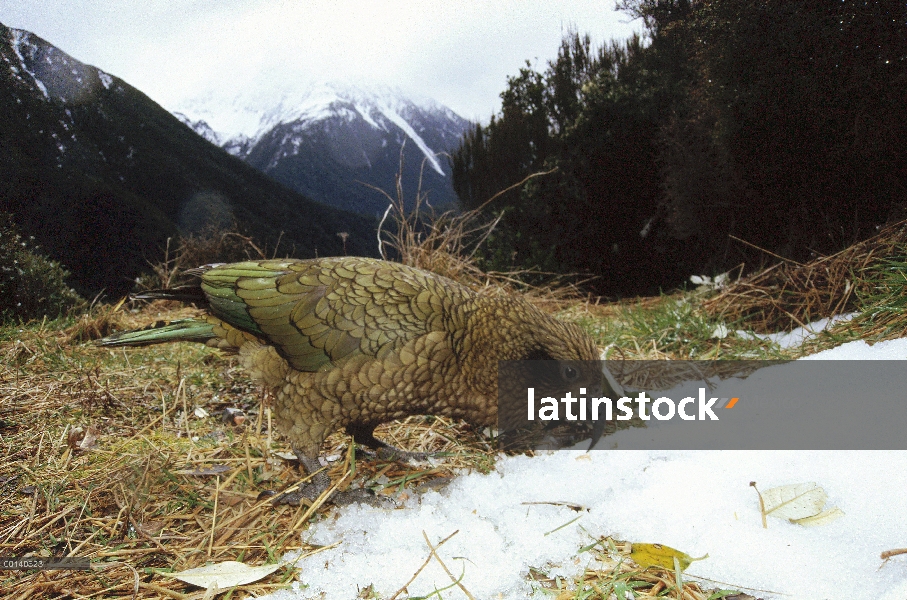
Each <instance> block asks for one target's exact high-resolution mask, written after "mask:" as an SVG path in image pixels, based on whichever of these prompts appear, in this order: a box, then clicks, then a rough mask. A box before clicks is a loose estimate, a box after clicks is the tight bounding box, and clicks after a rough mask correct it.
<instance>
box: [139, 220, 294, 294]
mask: <svg viewBox="0 0 907 600" xmlns="http://www.w3.org/2000/svg"><path fill="white" fill-rule="evenodd" d="M278 243H279V242H278ZM170 246H171V240H170V238H168V239H167V246H166V248H164V258H163V260H160V261H155V262H151V261H149V265H150V266H151V273H150V274H148V275H145V276H143V277H140V278H139V280H138V281H137V282H136V285H137V287H138V288H139V289H140V290H147V289H167V288H171V287H173V286H174V285H176V284H178V283H181V280H182V278H183V273H184V272H185V271H186V269H193V268H195V267H200V266H201V265H206V264H210V263H228V262H239V261H243V260H260V259H266V258H269V257H268V256H267V248H262V247H260V246H259V245H258V244H257V243H256V242H255V240H253V239H252V238H251V237H249V236H247V235H244V234H242V233H240V231H239V226H238V225H237V224H235V223H234V224H233V226H232V227H231V228H229V229H224V228H220V227H217V226H214V225H211V226H208V227H206V228H205V229H203V230H202V231H201V232H199V233H196V234H190V235H185V236H182V237H180V238H179V240H178V241H177V243H176V244H175V248H174V249H173V250H171V247H170ZM275 253H276V248H275Z"/></svg>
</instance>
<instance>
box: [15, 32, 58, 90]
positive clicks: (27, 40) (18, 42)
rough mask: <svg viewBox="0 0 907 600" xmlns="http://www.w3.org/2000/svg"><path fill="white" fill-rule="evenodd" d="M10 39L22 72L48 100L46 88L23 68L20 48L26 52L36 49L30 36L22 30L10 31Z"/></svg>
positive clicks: (31, 73)
mask: <svg viewBox="0 0 907 600" xmlns="http://www.w3.org/2000/svg"><path fill="white" fill-rule="evenodd" d="M10 35H11V39H10V42H11V44H12V47H13V52H15V53H16V56H17V57H18V58H19V64H20V65H22V70H23V71H25V72H26V73H28V74H29V75H31V78H32V80H33V81H34V82H35V86H36V87H37V88H38V89H39V90H40V91H41V93H42V94H44V97H45V98H47V99H48V100H49V99H50V94H48V93H47V86H45V85H44V82H42V81H41V80H40V79H38V77H37V76H36V75H35V74H34V73H33V72H32V71H30V70H29V68H28V67H27V66H25V57H24V56H22V48H23V47H25V48H26V49H27V51H28V52H34V51H35V50H36V49H37V48H36V46H35V45H34V43H32V41H31V34H30V33H29V32H27V31H23V30H22V29H10Z"/></svg>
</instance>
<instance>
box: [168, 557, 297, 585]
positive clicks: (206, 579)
mask: <svg viewBox="0 0 907 600" xmlns="http://www.w3.org/2000/svg"><path fill="white" fill-rule="evenodd" d="M285 564H286V563H283V562H279V563H275V564H273V565H261V566H260V567H250V566H249V565H246V564H244V563H241V562H237V561H235V560H227V561H224V562H221V563H214V564H210V565H205V566H204V567H196V568H195V569H188V570H186V571H180V572H179V573H161V575H165V576H167V577H173V578H175V579H179V580H180V581H185V582H186V583H189V584H192V585H197V586H198V587H203V588H211V587H213V586H217V588H218V589H220V590H224V591H226V590H227V589H229V588H232V587H236V586H238V585H245V584H247V583H252V582H253V581H258V580H259V579H261V578H263V577H267V576H268V575H270V574H271V573H273V572H274V571H276V570H277V569H279V568H280V567H282V566H284V565H285Z"/></svg>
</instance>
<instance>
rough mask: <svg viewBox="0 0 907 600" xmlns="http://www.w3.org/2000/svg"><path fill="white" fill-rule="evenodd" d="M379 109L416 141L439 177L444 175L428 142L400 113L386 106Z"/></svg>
mask: <svg viewBox="0 0 907 600" xmlns="http://www.w3.org/2000/svg"><path fill="white" fill-rule="evenodd" d="M380 110H381V114H383V115H384V116H385V117H387V119H388V120H389V121H390V122H391V123H393V124H394V125H396V126H397V127H399V128H400V129H402V130H403V132H404V133H406V135H407V136H408V137H409V138H410V139H411V140H412V141H414V142H416V146H418V147H419V150H421V151H422V154H424V155H425V157H426V158H427V159H428V162H429V163H430V164H431V166H432V168H433V169H434V170H435V171H437V172H438V173H440V174H441V177H445V175H444V170H443V169H442V168H441V163H439V162H438V158H437V157H436V156H435V153H434V152H432V150H431V148H429V147H428V144H426V143H425V140H423V139H422V138H421V137H420V136H419V134H418V133H416V130H415V129H413V128H412V127H411V126H410V124H409V123H407V122H406V120H405V119H404V118H403V117H401V116H400V115H398V114H397V113H396V112H394V111H393V110H391V109H390V108H389V107H387V106H382V107H381V108H380Z"/></svg>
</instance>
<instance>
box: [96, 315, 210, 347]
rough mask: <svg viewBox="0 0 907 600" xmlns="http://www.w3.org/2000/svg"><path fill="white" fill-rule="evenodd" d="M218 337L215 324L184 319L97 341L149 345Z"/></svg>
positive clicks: (110, 343) (114, 343)
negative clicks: (215, 332) (215, 333)
mask: <svg viewBox="0 0 907 600" xmlns="http://www.w3.org/2000/svg"><path fill="white" fill-rule="evenodd" d="M214 337H216V336H215V335H214V326H213V325H212V324H211V323H206V322H205V321H198V320H195V319H182V320H179V321H172V322H171V323H166V324H164V323H162V324H156V325H154V326H152V327H150V328H146V329H133V330H132V331H121V332H120V333H115V334H113V335H109V336H107V337H105V338H103V339H100V340H98V341H97V342H95V344H97V345H98V346H148V345H151V344H163V343H165V342H207V341H208V340H210V339H212V338H214Z"/></svg>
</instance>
